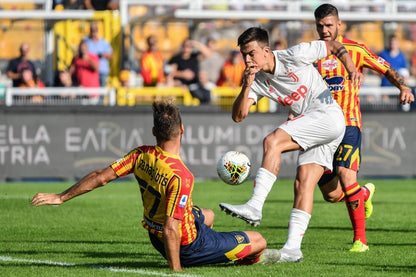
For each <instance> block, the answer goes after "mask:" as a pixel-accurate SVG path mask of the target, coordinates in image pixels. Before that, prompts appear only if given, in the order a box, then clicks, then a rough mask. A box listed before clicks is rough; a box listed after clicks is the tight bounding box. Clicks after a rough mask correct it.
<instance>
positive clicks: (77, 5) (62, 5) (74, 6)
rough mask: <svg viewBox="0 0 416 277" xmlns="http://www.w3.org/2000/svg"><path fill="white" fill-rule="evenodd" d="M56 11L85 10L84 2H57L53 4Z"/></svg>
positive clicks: (82, 0)
mask: <svg viewBox="0 0 416 277" xmlns="http://www.w3.org/2000/svg"><path fill="white" fill-rule="evenodd" d="M53 8H54V9H55V10H59V11H60V10H64V9H65V10H84V9H85V5H84V0H56V1H54V3H53Z"/></svg>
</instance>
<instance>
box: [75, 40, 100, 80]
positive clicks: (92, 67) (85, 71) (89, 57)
mask: <svg viewBox="0 0 416 277" xmlns="http://www.w3.org/2000/svg"><path fill="white" fill-rule="evenodd" d="M98 67H99V58H98V56H97V55H96V54H93V53H89V52H88V44H87V42H86V41H81V43H80V44H79V49H78V55H77V56H75V58H74V59H73V61H72V64H71V68H70V73H71V74H74V75H75V77H76V80H77V82H78V84H79V85H80V86H82V87H99V86H100V76H99V74H98Z"/></svg>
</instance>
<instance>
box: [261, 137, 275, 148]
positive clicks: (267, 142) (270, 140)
mask: <svg viewBox="0 0 416 277" xmlns="http://www.w3.org/2000/svg"><path fill="white" fill-rule="evenodd" d="M263 148H264V151H270V150H273V151H276V150H278V140H277V139H276V137H275V136H273V135H268V136H266V137H265V138H264V140H263Z"/></svg>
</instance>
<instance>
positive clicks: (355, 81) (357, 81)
mask: <svg viewBox="0 0 416 277" xmlns="http://www.w3.org/2000/svg"><path fill="white" fill-rule="evenodd" d="M347 80H351V83H352V85H353V86H355V87H357V86H361V85H362V84H363V82H364V75H363V74H362V73H361V72H358V71H355V72H351V73H350V74H349V75H348V76H347Z"/></svg>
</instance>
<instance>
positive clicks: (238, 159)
mask: <svg viewBox="0 0 416 277" xmlns="http://www.w3.org/2000/svg"><path fill="white" fill-rule="evenodd" d="M250 168H251V163H250V159H249V158H248V157H247V156H246V155H245V154H244V153H242V152H238V151H228V152H226V153H225V154H223V155H222V156H221V158H220V159H219V160H218V163H217V173H218V176H219V177H220V178H221V180H223V181H224V182H225V183H227V184H229V185H239V184H241V183H243V182H244V181H245V180H247V178H248V177H249V176H250Z"/></svg>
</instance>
